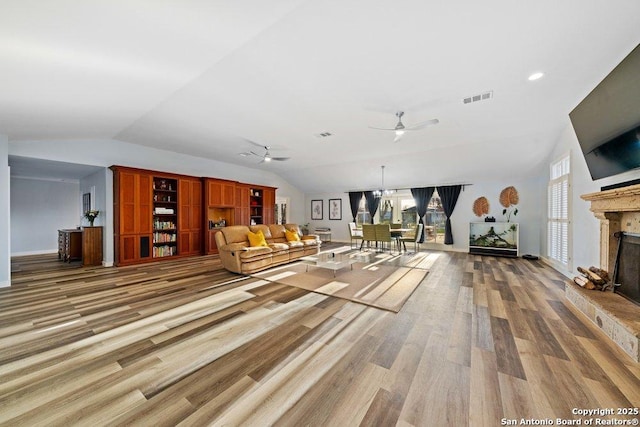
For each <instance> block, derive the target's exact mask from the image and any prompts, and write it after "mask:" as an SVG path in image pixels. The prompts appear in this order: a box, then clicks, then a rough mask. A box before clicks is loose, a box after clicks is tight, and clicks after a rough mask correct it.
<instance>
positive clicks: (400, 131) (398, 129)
mask: <svg viewBox="0 0 640 427" xmlns="http://www.w3.org/2000/svg"><path fill="white" fill-rule="evenodd" d="M402 116H404V111H398V112H397V113H396V117H397V118H398V123H397V124H396V126H395V127H393V128H379V127H375V126H369V128H371V129H375V130H392V131H394V132H395V134H396V137H395V139H394V140H393V142H398V141H400V139H401V138H402V136H403V135H404V134H405V131H408V130H420V129H424V128H425V127H427V126H431V125H435V124H438V123H440V120H438V119H431V120H427V121H425V122H421V123H416V124H414V125H411V126H405V125H404V123H402Z"/></svg>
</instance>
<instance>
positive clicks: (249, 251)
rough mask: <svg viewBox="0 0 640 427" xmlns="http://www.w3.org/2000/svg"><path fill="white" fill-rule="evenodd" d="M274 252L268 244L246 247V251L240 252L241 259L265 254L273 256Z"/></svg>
mask: <svg viewBox="0 0 640 427" xmlns="http://www.w3.org/2000/svg"><path fill="white" fill-rule="evenodd" d="M272 252H273V251H272V250H271V248H270V247H268V246H256V247H251V248H246V249H245V250H244V251H242V252H240V259H243V260H247V259H250V258H259V257H264V256H265V255H269V256H271V253H272Z"/></svg>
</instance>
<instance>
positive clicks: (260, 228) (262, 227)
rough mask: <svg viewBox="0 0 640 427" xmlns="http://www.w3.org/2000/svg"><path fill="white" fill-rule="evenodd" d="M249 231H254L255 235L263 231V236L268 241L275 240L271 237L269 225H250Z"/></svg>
mask: <svg viewBox="0 0 640 427" xmlns="http://www.w3.org/2000/svg"><path fill="white" fill-rule="evenodd" d="M249 230H251V231H253V232H254V233H257V232H258V231H262V234H264V238H265V239H267V240H270V239H272V238H273V236H272V235H271V230H269V226H268V225H264V224H258V225H250V226H249Z"/></svg>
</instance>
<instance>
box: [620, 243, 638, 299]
mask: <svg viewBox="0 0 640 427" xmlns="http://www.w3.org/2000/svg"><path fill="white" fill-rule="evenodd" d="M615 236H616V238H618V251H617V256H616V261H615V262H616V264H615V265H614V272H615V274H614V283H615V288H614V290H615V292H618V293H620V294H621V295H622V296H624V297H625V298H628V299H629V300H631V301H633V302H634V303H636V304H638V305H640V234H636V233H625V232H619V233H616V234H615Z"/></svg>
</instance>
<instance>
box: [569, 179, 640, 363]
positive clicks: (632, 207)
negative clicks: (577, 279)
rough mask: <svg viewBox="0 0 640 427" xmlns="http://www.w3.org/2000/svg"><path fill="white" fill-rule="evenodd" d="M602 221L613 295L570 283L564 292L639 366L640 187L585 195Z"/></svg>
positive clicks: (603, 262) (604, 262)
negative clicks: (615, 284) (613, 284)
mask: <svg viewBox="0 0 640 427" xmlns="http://www.w3.org/2000/svg"><path fill="white" fill-rule="evenodd" d="M581 197H582V198H583V199H584V200H587V201H589V202H591V208H590V209H591V211H592V212H593V214H594V215H595V216H596V218H598V219H599V220H600V265H599V266H598V267H600V268H601V269H603V270H606V271H608V272H609V273H610V275H611V276H612V277H613V278H614V283H618V284H620V286H615V287H614V291H615V292H610V291H605V292H601V291H597V290H585V289H583V288H581V287H579V286H578V285H575V284H574V283H568V284H567V286H566V288H565V294H566V296H567V298H568V299H569V301H571V302H572V303H573V304H574V305H575V306H576V307H577V308H578V309H579V310H580V311H582V312H583V313H584V314H585V315H586V316H587V317H588V318H589V319H591V320H592V321H593V322H594V323H595V324H596V325H597V326H598V327H599V328H600V329H602V331H603V332H604V333H605V334H606V335H607V336H608V337H609V338H611V339H612V340H613V341H614V342H615V343H616V344H618V346H620V347H621V348H622V349H623V350H624V351H625V352H626V353H627V354H629V355H630V356H631V357H632V358H633V360H635V361H636V362H640V284H639V281H640V277H639V276H640V271H639V269H640V266H639V261H638V260H639V259H640V185H630V186H628V187H623V188H616V189H612V190H606V191H599V192H597V193H590V194H584V195H582V196H581Z"/></svg>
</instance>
